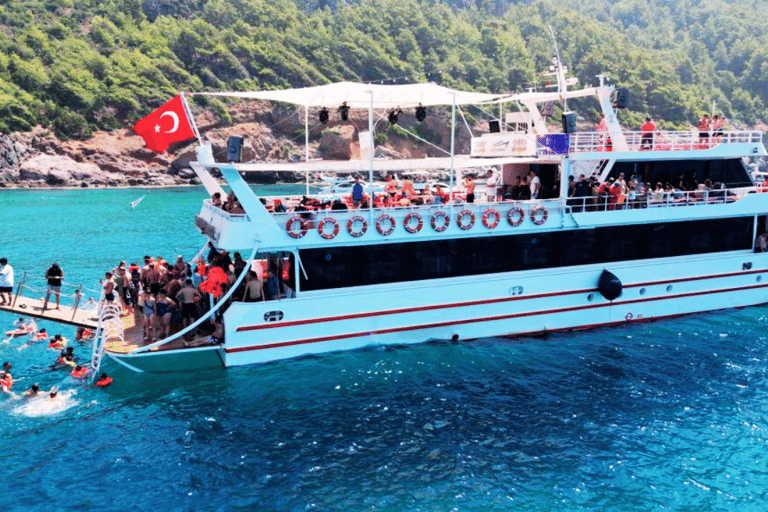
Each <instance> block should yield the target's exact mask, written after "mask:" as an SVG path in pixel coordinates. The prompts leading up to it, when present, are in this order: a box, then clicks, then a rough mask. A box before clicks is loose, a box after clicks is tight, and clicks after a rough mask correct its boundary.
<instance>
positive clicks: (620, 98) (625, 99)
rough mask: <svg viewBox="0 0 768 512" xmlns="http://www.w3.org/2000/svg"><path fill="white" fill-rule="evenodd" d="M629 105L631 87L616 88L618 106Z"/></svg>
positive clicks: (625, 106)
mask: <svg viewBox="0 0 768 512" xmlns="http://www.w3.org/2000/svg"><path fill="white" fill-rule="evenodd" d="M627 105H629V89H626V88H624V87H622V88H620V89H616V104H615V106H616V108H627Z"/></svg>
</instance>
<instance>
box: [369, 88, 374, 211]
mask: <svg viewBox="0 0 768 512" xmlns="http://www.w3.org/2000/svg"><path fill="white" fill-rule="evenodd" d="M370 93H371V105H370V106H369V107H368V136H369V137H370V138H371V155H370V163H371V165H370V167H369V170H368V186H369V187H370V190H371V192H370V199H369V200H368V224H370V225H371V226H373V203H374V201H373V199H374V197H373V155H374V153H376V148H375V147H374V144H375V142H374V137H373V89H371V91H370Z"/></svg>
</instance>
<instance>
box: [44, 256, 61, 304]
mask: <svg viewBox="0 0 768 512" xmlns="http://www.w3.org/2000/svg"><path fill="white" fill-rule="evenodd" d="M45 279H46V280H47V281H48V293H47V294H46V296H45V303H46V304H48V299H49V298H50V297H51V292H53V293H54V294H55V295H56V309H59V295H60V294H61V281H62V280H63V279H64V271H63V270H61V267H59V264H58V263H54V264H53V265H51V266H50V267H49V268H48V270H46V272H45Z"/></svg>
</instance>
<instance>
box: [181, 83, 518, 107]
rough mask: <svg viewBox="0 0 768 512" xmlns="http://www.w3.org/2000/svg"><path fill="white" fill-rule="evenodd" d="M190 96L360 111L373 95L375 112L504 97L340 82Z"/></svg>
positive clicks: (429, 86)
mask: <svg viewBox="0 0 768 512" xmlns="http://www.w3.org/2000/svg"><path fill="white" fill-rule="evenodd" d="M190 95H205V96H229V97H235V98H250V99H260V100H269V101H280V102H284V103H292V104H294V105H302V106H304V107H310V108H311V107H328V108H332V107H339V106H341V105H342V104H344V103H346V104H347V106H348V107H350V108H361V109H367V108H369V107H370V106H371V95H373V107H374V108H398V107H401V108H406V107H416V106H418V105H422V106H424V107H429V106H435V105H453V104H454V101H455V104H456V105H475V104H479V103H486V102H491V101H494V100H498V99H500V98H502V97H504V96H505V95H504V94H485V93H479V92H467V91H458V90H455V89H449V88H447V87H443V86H441V85H437V84H434V83H425V84H407V85H378V84H360V83H354V82H339V83H334V84H327V85H318V86H314V87H304V88H301V89H283V90H277V91H252V92H234V91H233V92H196V93H190Z"/></svg>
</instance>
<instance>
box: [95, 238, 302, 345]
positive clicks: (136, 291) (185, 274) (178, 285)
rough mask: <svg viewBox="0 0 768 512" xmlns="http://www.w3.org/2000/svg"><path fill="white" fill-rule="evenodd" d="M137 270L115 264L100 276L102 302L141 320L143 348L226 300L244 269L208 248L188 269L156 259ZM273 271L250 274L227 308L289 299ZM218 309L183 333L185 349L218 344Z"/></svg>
mask: <svg viewBox="0 0 768 512" xmlns="http://www.w3.org/2000/svg"><path fill="white" fill-rule="evenodd" d="M143 263H144V264H143V266H139V265H138V263H136V262H132V263H131V264H130V265H128V266H126V262H125V261H121V262H120V263H119V264H118V266H117V267H115V268H114V269H113V270H111V271H109V272H106V274H105V279H104V281H103V283H102V286H103V296H104V300H105V301H117V302H119V303H120V305H121V307H122V308H123V310H124V311H126V312H127V314H131V313H132V314H134V315H135V317H136V318H137V319H140V320H141V324H142V326H143V340H144V343H145V344H148V343H153V342H155V341H158V340H162V339H165V338H168V337H169V336H171V335H173V334H176V333H177V332H179V331H180V330H182V329H185V328H186V327H188V326H190V325H191V324H192V323H194V322H196V321H197V320H198V319H199V318H200V317H201V316H202V315H203V314H204V313H205V311H207V310H208V309H209V308H210V307H211V305H212V304H211V302H210V301H211V299H213V300H214V301H216V300H219V298H221V297H223V296H224V295H226V294H227V293H228V292H229V291H230V289H231V288H232V286H234V284H235V282H236V280H237V278H238V276H240V274H241V273H242V272H243V271H244V269H245V268H246V266H248V265H249V263H248V262H246V261H245V260H244V259H243V258H242V256H241V254H240V253H239V252H235V253H234V254H233V257H230V255H229V253H228V252H226V251H222V252H219V251H217V250H216V249H215V248H213V247H210V250H209V253H208V256H207V258H206V260H205V261H203V260H202V259H200V260H198V261H196V262H194V268H193V266H192V264H191V263H188V262H185V261H184V258H183V257H182V256H178V257H177V258H176V261H175V262H174V263H173V264H171V263H170V262H169V261H167V260H165V259H164V258H162V257H157V258H155V257H152V256H145V257H144V261H143ZM278 274H279V272H278V270H277V269H276V268H274V267H269V268H267V269H265V270H264V272H263V273H261V275H259V273H257V271H256V270H254V269H253V268H251V269H250V270H248V273H247V275H246V279H245V280H244V281H243V282H241V283H240V285H239V287H238V289H236V290H235V291H234V292H233V294H232V295H231V297H230V298H229V299H228V301H229V302H232V301H236V302H258V301H262V300H275V299H278V298H279V297H280V296H292V295H293V290H292V289H291V288H290V287H289V286H288V285H287V283H286V282H281V281H284V280H281V279H279V276H278ZM226 307H227V304H225V305H224V306H223V308H221V309H220V310H219V312H218V314H217V315H215V316H214V317H212V318H210V319H207V320H206V321H204V322H202V323H201V324H200V325H199V326H198V327H197V328H196V329H195V330H193V331H191V332H189V333H186V335H185V337H184V342H185V345H187V346H192V345H198V344H205V343H209V344H219V343H221V342H222V341H223V338H224V329H223V325H222V323H221V312H222V310H223V309H226Z"/></svg>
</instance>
